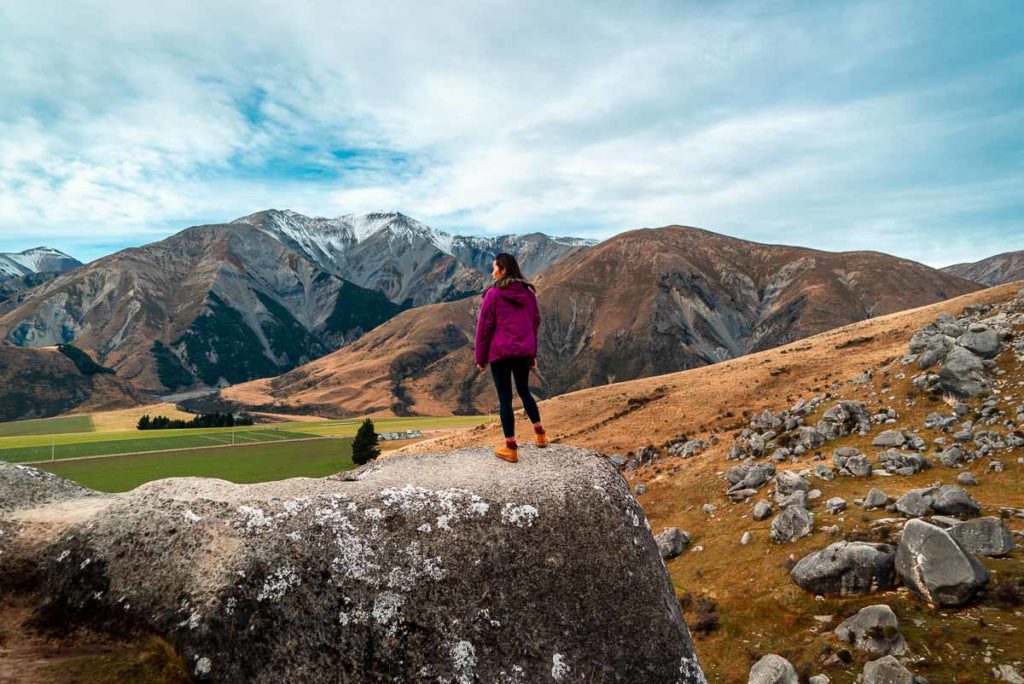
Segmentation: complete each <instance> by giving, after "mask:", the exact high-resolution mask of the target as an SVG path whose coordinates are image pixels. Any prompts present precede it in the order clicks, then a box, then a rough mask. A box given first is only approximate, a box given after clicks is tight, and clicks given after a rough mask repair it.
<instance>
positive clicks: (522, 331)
mask: <svg viewBox="0 0 1024 684" xmlns="http://www.w3.org/2000/svg"><path fill="white" fill-rule="evenodd" d="M539 328H540V309H539V308H537V295H535V294H534V293H533V290H532V289H531V288H529V287H527V286H526V285H524V284H523V282H522V281H518V280H517V281H513V282H512V283H510V284H508V285H506V286H505V287H498V286H496V285H495V286H492V287H490V288H488V290H487V292H485V293H484V303H483V304H482V305H481V306H480V320H479V321H478V322H477V325H476V363H477V365H478V366H483V365H486V364H488V363H491V362H492V361H497V360H498V359H505V358H509V357H512V356H528V357H530V358H535V357H536V356H537V330H538V329H539Z"/></svg>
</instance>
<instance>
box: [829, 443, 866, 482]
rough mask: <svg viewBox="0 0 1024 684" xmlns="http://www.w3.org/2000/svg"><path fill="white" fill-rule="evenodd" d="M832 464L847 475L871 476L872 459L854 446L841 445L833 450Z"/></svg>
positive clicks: (840, 472)
mask: <svg viewBox="0 0 1024 684" xmlns="http://www.w3.org/2000/svg"><path fill="white" fill-rule="evenodd" d="M832 465H834V466H835V467H836V468H838V469H839V474H840V475H845V476H847V477H870V475H871V461H869V460H868V457H867V456H865V455H864V454H862V453H861V452H860V450H859V449H855V448H853V447H839V448H838V449H836V450H834V451H833V452H832Z"/></svg>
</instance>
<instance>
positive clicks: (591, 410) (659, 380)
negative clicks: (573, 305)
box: [415, 281, 1024, 453]
mask: <svg viewBox="0 0 1024 684" xmlns="http://www.w3.org/2000/svg"><path fill="white" fill-rule="evenodd" d="M1022 286H1024V281H1022V282H1019V283H1011V284H1009V285H1001V286H999V287H993V288H989V289H986V290H980V291H978V292H973V293H971V294H967V295H964V296H961V297H956V298H955V299H950V300H947V301H944V302H940V303H938V304H931V305H929V306H924V307H920V308H917V309H910V310H908V311H901V312H899V313H895V314H889V315H887V316H879V317H878V318H872V319H869V320H866V321H860V322H858V323H853V324H850V325H847V326H843V327H842V328H837V329H835V330H830V331H828V332H825V333H821V334H819V335H815V336H813V337H808V338H806V339H803V340H800V341H798V342H793V343H792V344H788V345H785V346H783V347H778V348H776V349H770V350H768V351H764V352H759V353H756V354H750V355H748V356H742V357H740V358H737V359H731V360H729V361H724V362H722V363H716V364H714V365H712V366H704V367H702V368H695V369H692V370H686V371H681V372H678V373H669V374H667V375H658V376H655V377H651V378H643V379H641V380H631V381H629V382H621V383H616V384H611V385H603V386H601V387H592V388H590V389H585V390H580V391H578V392H571V393H569V394H563V395H560V396H557V397H554V398H552V399H548V400H546V401H543V402H541V403H540V409H541V416H542V418H543V419H544V424H545V427H546V428H547V430H548V435H549V437H551V438H552V439H554V440H555V441H558V442H565V443H567V444H574V445H578V446H587V447H592V448H595V449H599V450H601V451H605V452H609V453H611V452H616V451H618V452H624V451H632V450H635V449H636V448H637V447H639V446H641V445H643V444H645V443H651V444H661V443H663V442H665V441H667V440H669V439H672V438H673V437H674V436H676V435H678V434H680V433H682V434H686V435H689V436H691V437H699V436H701V435H704V436H707V435H710V434H714V433H722V432H724V431H727V430H730V429H733V428H735V427H737V426H741V425H745V424H746V421H745V420H744V419H743V415H742V414H743V412H744V411H749V412H758V411H762V410H764V409H766V408H772V409H774V410H779V409H782V408H785V407H788V406H790V405H791V404H792V403H793V402H795V401H796V400H797V399H799V398H800V397H810V396H813V395H815V394H822V393H824V392H827V391H828V389H829V387H830V386H832V385H834V384H838V383H842V382H844V381H846V380H849V379H850V378H852V377H854V376H856V375H858V374H859V373H861V372H862V371H863V370H865V369H868V368H874V367H877V366H879V365H881V364H882V363H883V362H885V361H886V360H889V359H892V358H895V357H896V356H899V355H902V354H904V353H905V352H906V347H907V341H908V340H909V339H910V336H911V334H913V331H914V330H916V329H917V328H919V327H921V326H922V325H924V324H925V323H927V322H929V321H931V320H933V319H934V318H935V317H936V316H938V315H939V314H940V313H943V312H946V313H956V312H958V311H960V309H962V308H963V307H964V306H967V305H969V304H984V303H993V302H999V301H1003V300H1004V299H1007V298H1008V297H1009V296H1011V295H1012V294H1013V293H1015V292H1016V291H1017V290H1019V289H1020V288H1021V287H1022ZM517 417H518V418H520V419H522V418H523V414H522V411H521V410H520V411H519V412H518V413H517ZM529 428H530V426H529V424H528V423H527V422H526V421H525V420H518V421H517V436H518V437H519V438H520V439H524V440H525V439H529V438H530V435H531V433H530V432H529ZM500 438H501V427H500V425H499V424H498V422H497V421H494V422H492V423H489V424H487V425H484V426H481V427H480V428H478V429H476V430H470V431H468V432H465V433H462V434H459V435H456V436H452V437H448V438H441V439H439V440H437V441H435V442H429V441H428V442H421V443H420V444H418V445H416V447H415V449H416V450H419V451H425V450H431V449H438V448H441V449H447V448H455V447H460V446H470V445H474V444H488V443H491V442H496V441H497V440H499V439H500Z"/></svg>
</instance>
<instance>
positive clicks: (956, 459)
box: [939, 444, 965, 468]
mask: <svg viewBox="0 0 1024 684" xmlns="http://www.w3.org/2000/svg"><path fill="white" fill-rule="evenodd" d="M964 455H965V454H964V448H963V447H962V446H960V445H959V444H953V445H951V446H948V447H946V448H945V449H943V450H942V452H941V453H940V454H939V461H941V462H942V465H944V466H946V467H947V468H958V467H959V466H960V464H961V463H963V461H964Z"/></svg>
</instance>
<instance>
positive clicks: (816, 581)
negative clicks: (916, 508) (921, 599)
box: [790, 541, 896, 596]
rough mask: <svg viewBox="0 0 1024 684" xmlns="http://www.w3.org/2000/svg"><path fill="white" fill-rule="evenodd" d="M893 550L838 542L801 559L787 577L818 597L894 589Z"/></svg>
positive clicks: (860, 543)
mask: <svg viewBox="0 0 1024 684" xmlns="http://www.w3.org/2000/svg"><path fill="white" fill-rule="evenodd" d="M895 558H896V549H895V548H893V547H892V546H890V545H889V544H872V543H869V542H859V541H853V542H850V541H840V542H836V543H834V544H829V545H828V546H827V547H825V548H824V549H821V550H819V551H815V552H813V553H811V554H808V555H807V556H805V557H804V558H802V559H801V560H800V561H799V562H798V563H797V564H796V565H795V566H794V567H793V570H792V572H791V573H790V577H791V578H792V579H793V581H794V582H795V583H796V585H797V586H799V587H800V588H801V589H803V590H804V591H808V592H810V593H812V594H815V595H821V596H858V595H862V594H869V593H872V592H876V591H886V590H889V589H892V588H893V587H895V586H896V568H895Z"/></svg>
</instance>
